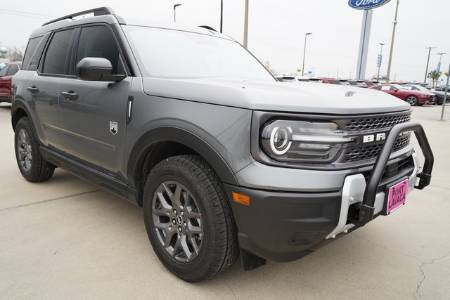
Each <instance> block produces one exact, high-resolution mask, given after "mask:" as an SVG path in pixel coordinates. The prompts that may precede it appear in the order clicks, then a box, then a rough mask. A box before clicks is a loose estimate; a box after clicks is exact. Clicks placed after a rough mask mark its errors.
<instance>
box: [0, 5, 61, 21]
mask: <svg viewBox="0 0 450 300" xmlns="http://www.w3.org/2000/svg"><path fill="white" fill-rule="evenodd" d="M0 14H3V15H15V16H21V17H29V18H40V19H48V18H53V17H54V16H50V15H45V14H40V13H34V12H29V11H23V10H14V9H3V8H0Z"/></svg>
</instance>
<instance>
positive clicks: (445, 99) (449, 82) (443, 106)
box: [441, 65, 450, 121]
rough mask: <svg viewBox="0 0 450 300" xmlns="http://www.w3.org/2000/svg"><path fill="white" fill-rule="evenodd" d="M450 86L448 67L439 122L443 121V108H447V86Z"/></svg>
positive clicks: (449, 68) (449, 70) (449, 69)
mask: <svg viewBox="0 0 450 300" xmlns="http://www.w3.org/2000/svg"><path fill="white" fill-rule="evenodd" d="M449 84H450V65H449V66H448V74H447V85H446V86H445V93H444V102H443V103H442V113H441V121H444V112H445V106H447V97H448V85H449Z"/></svg>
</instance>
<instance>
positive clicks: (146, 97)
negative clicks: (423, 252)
mask: <svg viewBox="0 0 450 300" xmlns="http://www.w3.org/2000/svg"><path fill="white" fill-rule="evenodd" d="M87 14H90V16H88V17H84V18H78V16H81V15H87ZM13 92H14V96H13V98H14V99H13V104H12V110H11V113H12V126H13V129H14V131H15V149H16V158H17V163H18V167H19V169H20V172H21V173H22V175H23V176H24V177H25V179H27V180H28V181H31V182H42V181H45V180H48V179H50V178H51V177H52V175H53V172H54V169H55V168H56V167H61V168H64V169H67V170H69V171H71V172H73V173H75V174H77V175H79V176H81V177H82V178H85V179H87V180H90V181H91V182H93V183H96V184H98V185H100V186H102V187H105V188H107V189H109V190H111V191H113V192H115V193H117V194H118V195H120V196H122V197H124V198H126V199H128V200H130V201H133V202H135V203H137V204H138V205H139V206H142V207H143V209H144V219H145V227H146V229H147V233H148V236H149V239H150V241H151V244H152V246H153V249H154V251H155V253H156V254H157V256H158V257H159V259H160V260H161V262H162V263H163V264H164V265H165V266H166V267H167V268H168V269H169V270H170V271H171V272H173V273H174V274H176V275H177V276H179V277H180V278H182V279H184V280H186V281H200V280H204V279H208V278H211V277H213V276H214V275H216V274H218V273H219V272H220V271H222V270H224V269H226V268H227V267H229V266H230V265H232V264H233V263H234V262H235V260H236V259H237V257H238V255H239V254H240V257H241V263H242V265H243V267H244V269H246V270H250V269H253V268H256V267H259V266H261V265H262V264H264V263H265V262H266V260H273V261H290V260H295V259H298V258H300V257H302V256H304V255H306V254H308V253H309V252H311V250H312V249H314V248H316V247H317V246H318V245H321V244H323V243H322V242H323V241H325V240H327V239H333V238H335V237H338V236H342V235H343V234H345V233H348V232H351V231H353V230H355V229H357V228H359V227H361V226H363V225H365V224H366V223H368V222H369V221H371V220H372V219H374V218H376V217H378V216H381V215H389V214H390V213H391V212H393V211H394V210H396V209H397V208H399V207H400V206H402V205H403V204H405V200H406V196H407V193H408V192H409V191H410V190H411V189H413V188H419V189H423V188H424V187H425V186H427V185H428V184H429V183H430V178H431V171H432V167H433V154H432V152H431V149H430V146H429V144H428V142H427V138H426V136H425V133H424V131H423V129H422V127H421V125H419V124H417V123H413V122H411V120H410V119H411V112H410V106H409V105H408V104H407V103H405V102H404V101H401V100H398V99H396V98H394V97H392V96H390V95H387V94H381V93H379V92H377V91H374V90H363V89H359V88H355V87H351V86H326V85H321V84H313V85H309V84H304V85H302V86H294V85H292V86H290V85H286V84H283V83H280V82H278V81H276V80H275V79H274V77H273V76H272V75H271V74H270V73H269V72H268V71H267V70H266V69H265V68H264V67H263V66H262V65H261V64H260V62H259V61H258V60H257V59H255V58H254V57H253V56H252V55H251V54H250V53H249V52H247V51H246V50H245V49H244V48H243V47H241V45H240V44H239V43H237V42H236V41H234V40H232V39H231V38H229V37H227V36H225V35H222V34H219V33H217V32H215V31H214V30H211V28H207V27H203V28H200V27H199V28H191V29H186V28H177V27H167V26H147V25H142V24H135V23H133V22H126V21H125V20H124V19H122V18H121V17H119V16H117V15H115V14H114V12H113V11H112V10H111V9H109V8H97V9H93V10H89V11H84V12H80V13H76V14H72V15H68V16H65V17H61V18H59V19H56V20H53V21H50V22H48V23H46V24H44V25H43V26H42V27H41V28H38V29H37V30H36V31H34V32H33V33H32V35H31V37H30V39H29V42H28V46H27V49H26V53H25V57H24V61H23V69H22V70H21V71H19V72H18V73H17V74H16V76H15V77H14V79H13ZM413 132H414V133H415V135H416V137H417V138H418V141H419V145H420V147H421V148H422V152H423V154H424V156H425V161H424V166H423V167H419V164H418V160H417V157H416V154H415V151H414V149H413V147H412V145H411V144H410V138H411V136H412V133H413Z"/></svg>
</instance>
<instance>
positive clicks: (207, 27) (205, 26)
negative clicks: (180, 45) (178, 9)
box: [198, 25, 217, 32]
mask: <svg viewBox="0 0 450 300" xmlns="http://www.w3.org/2000/svg"><path fill="white" fill-rule="evenodd" d="M198 27H200V28H204V29H208V30H211V31H215V32H217V30H215V29H214V28H212V27H211V26H208V25H201V26H198Z"/></svg>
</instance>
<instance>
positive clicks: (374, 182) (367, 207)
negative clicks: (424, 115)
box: [355, 122, 434, 226]
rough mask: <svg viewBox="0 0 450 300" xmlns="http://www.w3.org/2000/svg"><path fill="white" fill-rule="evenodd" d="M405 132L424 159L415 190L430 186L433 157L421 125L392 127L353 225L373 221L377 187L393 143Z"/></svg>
mask: <svg viewBox="0 0 450 300" xmlns="http://www.w3.org/2000/svg"><path fill="white" fill-rule="evenodd" d="M405 131H413V132H414V134H415V135H416V138H417V140H418V141H419V145H420V148H421V149H422V152H423V155H424V157H425V163H424V166H423V170H422V172H421V173H419V174H418V175H417V177H418V179H419V181H418V182H416V183H415V188H416V189H419V190H422V189H424V188H425V187H426V186H428V185H429V184H430V181H431V173H432V171H433V164H434V156H433V152H432V151H431V147H430V144H429V143H428V139H427V136H426V134H425V131H424V130H423V127H422V125H420V124H419V123H413V122H408V123H402V124H398V125H395V126H394V127H392V129H391V131H390V133H389V135H388V137H387V139H386V143H385V144H384V147H383V150H382V151H381V153H380V155H379V156H378V158H377V161H376V163H375V166H374V168H373V170H372V174H371V175H370V178H369V180H368V183H367V187H366V190H365V192H364V199H363V202H362V203H360V204H359V206H358V208H359V215H358V220H357V224H355V225H357V226H364V225H365V224H366V223H368V222H370V221H371V220H372V219H373V217H374V215H373V214H374V211H375V207H374V204H375V198H376V195H377V190H378V186H379V185H380V181H381V178H382V176H383V173H384V170H385V169H386V165H387V163H388V160H389V157H390V156H391V153H392V150H393V147H394V143H395V141H396V139H397V137H398V136H399V134H401V133H402V132H405Z"/></svg>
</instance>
